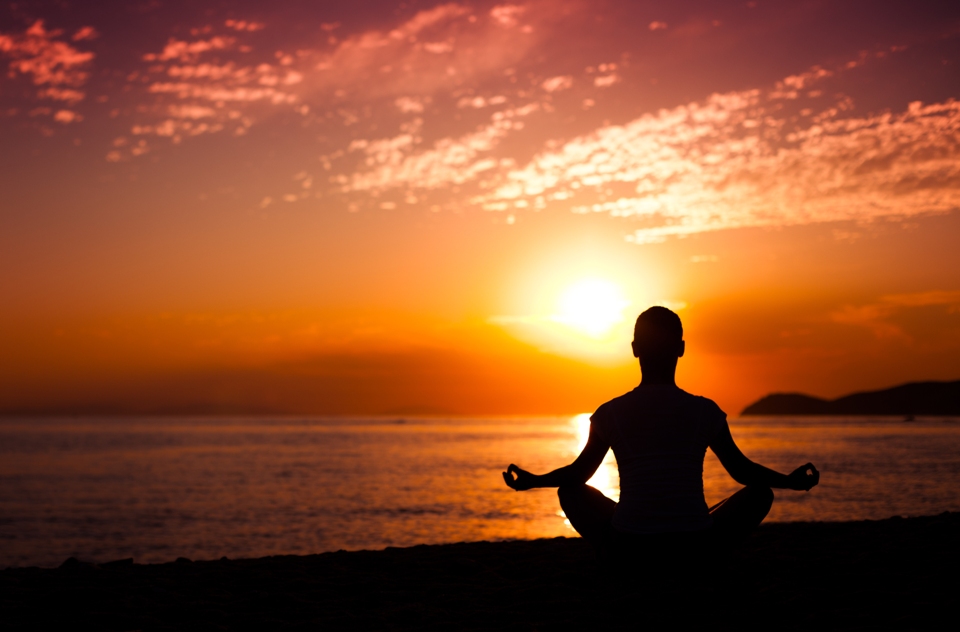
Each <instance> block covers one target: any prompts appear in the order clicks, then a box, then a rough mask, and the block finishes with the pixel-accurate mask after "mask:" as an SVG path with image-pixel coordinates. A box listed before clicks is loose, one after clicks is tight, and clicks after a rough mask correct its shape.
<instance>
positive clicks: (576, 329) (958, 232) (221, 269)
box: [0, 2, 960, 414]
mask: <svg viewBox="0 0 960 632" xmlns="http://www.w3.org/2000/svg"><path fill="white" fill-rule="evenodd" d="M841 4H842V6H838V3H828V2H811V3H802V4H799V3H798V4H791V5H788V6H785V5H784V4H782V3H772V2H755V3H716V2H678V3H673V4H671V5H670V6H669V7H664V6H661V5H662V3H643V2H637V3H617V2H610V3H604V2H599V3H597V2H591V3H587V2H566V3H562V2H527V3H516V4H497V3H489V2H476V3H452V2H451V3H429V2H420V3H401V4H396V3H387V2H368V3H359V4H351V5H349V6H348V5H342V6H341V5H337V4H323V5H322V6H317V3H311V2H290V3H283V6H282V7H264V6H261V4H260V3H254V2H238V3H234V4H232V5H231V6H232V7H233V8H230V9H225V8H223V7H222V6H221V5H220V4H218V3H209V6H207V5H204V3H197V2H194V3H183V2H154V3H142V4H141V5H134V4H130V3H119V2H117V3H110V2H105V3H98V4H97V7H96V8H91V7H90V6H88V5H87V4H86V3H68V4H66V5H64V4H63V3H54V2H49V3H45V2H34V3H30V5H29V7H24V6H21V5H16V6H12V5H11V6H8V7H6V8H4V9H0V65H2V66H3V67H4V68H5V70H6V73H5V74H4V75H3V76H0V142H2V143H3V147H4V152H2V155H0V161H2V169H0V191H2V192H3V195H2V201H0V205H2V206H0V269H2V270H3V274H2V275H0V294H2V296H3V297H4V298H3V308H2V311H0V354H2V356H0V360H2V362H0V411H7V412H103V411H111V412H181V411H182V412H188V411H189V412H196V411H209V412H294V413H397V414H407V413H416V412H438V413H441V412H442V413H465V414H474V413H476V414H485V413H498V414H514V413H568V412H582V411H589V410H592V409H594V408H596V406H598V405H599V404H600V403H602V402H603V401H605V400H606V399H609V398H610V397H613V396H615V395H617V394H620V393H622V392H623V391H625V390H627V389H629V388H631V387H632V386H633V385H634V384H635V383H636V381H637V380H638V377H639V373H638V370H637V368H636V367H635V364H634V362H633V360H632V358H631V357H630V353H629V347H628V343H629V336H630V330H631V321H632V319H633V318H634V317H635V315H636V314H637V313H638V312H639V311H642V310H643V309H645V308H646V307H647V306H649V305H651V304H663V305H667V306H670V307H672V308H675V309H677V311H678V313H679V314H680V315H681V317H682V318H683V320H684V323H685V326H686V332H687V335H686V338H687V344H688V347H687V348H688V356H687V357H685V358H684V359H683V360H682V361H681V368H680V376H679V379H680V383H681V386H683V387H685V388H686V389H687V390H690V391H691V392H695V393H698V394H703V395H707V396H709V397H711V398H713V399H715V400H716V401H717V402H718V403H719V404H720V405H721V406H722V407H723V408H724V409H725V410H727V411H728V413H730V414H736V413H738V412H739V410H741V409H742V408H743V407H744V406H745V405H746V404H748V403H750V402H751V401H753V400H755V399H757V398H759V397H760V396H762V395H764V394H766V393H768V392H770V391H804V392H808V393H811V394H815V395H820V396H838V395H842V394H844V393H847V392H850V391H853V390H861V389H871V388H881V387H885V386H889V385H892V384H895V383H899V382H903V381H909V380H922V379H957V378H958V377H960V273H958V271H960V254H958V248H957V247H956V244H957V243H960V239H958V238H960V210H958V208H960V101H958V100H957V99H958V98H960V74H958V70H957V64H958V62H960V10H958V9H956V8H955V7H953V6H952V5H951V4H948V3H934V2H930V3H919V4H917V3H906V2H903V3H896V2H894V3H890V4H889V6H888V7H887V8H886V10H885V11H884V12H883V13H882V14H878V13H877V12H875V11H874V10H873V5H872V4H871V3H869V2H849V3H841Z"/></svg>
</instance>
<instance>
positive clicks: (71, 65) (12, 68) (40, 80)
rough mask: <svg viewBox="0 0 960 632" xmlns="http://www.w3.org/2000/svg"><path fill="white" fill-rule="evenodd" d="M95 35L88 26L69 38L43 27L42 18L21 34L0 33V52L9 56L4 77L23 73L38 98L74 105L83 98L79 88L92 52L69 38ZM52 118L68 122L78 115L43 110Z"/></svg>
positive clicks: (85, 37) (58, 31) (82, 82)
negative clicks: (34, 88) (35, 88)
mask: <svg viewBox="0 0 960 632" xmlns="http://www.w3.org/2000/svg"><path fill="white" fill-rule="evenodd" d="M96 37H97V31H96V30H95V29H94V28H93V27H90V26H84V27H82V28H80V29H79V30H77V31H76V32H75V33H74V34H73V36H72V37H69V36H67V35H66V34H65V33H64V31H63V30H59V29H54V30H47V28H46V27H45V26H44V22H43V20H37V21H36V22H34V23H33V25H31V26H30V27H29V28H28V29H26V30H25V31H24V32H23V33H18V34H2V33H0V55H2V56H3V57H7V58H9V59H10V61H9V64H8V69H9V72H8V73H7V76H8V77H10V78H13V79H15V78H17V77H18V76H24V77H27V78H29V79H30V81H31V82H32V83H33V84H34V85H35V86H37V91H36V96H37V97H38V98H39V99H44V100H48V99H49V100H53V101H60V102H62V103H65V104H67V105H70V106H72V105H75V104H76V103H79V102H80V101H83V99H84V98H85V97H86V93H85V92H84V91H83V90H82V89H81V88H82V87H83V86H84V84H86V82H87V79H88V78H89V75H90V72H89V71H90V65H91V62H92V61H93V58H94V54H93V53H92V52H89V51H81V50H79V49H77V48H76V47H74V46H73V45H72V44H71V43H70V42H69V41H67V40H68V39H69V40H72V41H74V42H79V41H83V40H90V39H94V38H96ZM45 111H48V112H49V113H50V114H51V115H52V116H53V119H54V120H55V121H58V122H60V123H71V122H74V121H78V120H80V119H81V118H82V116H81V115H80V114H78V113H77V112H74V111H72V110H68V109H56V110H54V109H49V108H47V109H45Z"/></svg>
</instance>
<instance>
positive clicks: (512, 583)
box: [0, 513, 960, 630]
mask: <svg viewBox="0 0 960 632" xmlns="http://www.w3.org/2000/svg"><path fill="white" fill-rule="evenodd" d="M958 536H960V513H943V514H941V515H938V516H928V517H916V518H891V519H888V520H880V521H861V522H839V523H781V524H769V525H764V526H762V527H761V528H760V529H759V530H758V531H757V532H756V533H755V534H753V535H752V536H751V538H750V539H749V541H748V542H747V543H746V544H745V545H744V546H743V547H742V548H741V549H740V550H739V551H737V552H736V553H735V554H734V556H733V558H732V559H731V560H730V562H729V564H728V566H727V567H726V571H725V572H726V575H722V574H721V569H710V570H708V571H707V572H709V573H713V572H716V573H717V576H716V578H715V581H714V582H713V587H712V588H711V589H710V590H709V591H708V593H707V594H698V595H697V596H696V601H695V602H693V603H691V602H690V601H689V600H690V597H689V594H688V596H687V597H686V599H687V603H688V604H689V605H687V606H685V608H684V609H682V610H681V612H682V613H683V614H685V615H690V614H696V615H700V616H704V617H706V618H707V619H708V620H709V621H710V622H711V623H712V624H713V625H719V627H722V628H729V629H733V628H743V627H750V628H752V627H759V626H761V625H762V626H764V627H772V628H776V629H846V630H855V629H867V628H870V629H874V628H879V627H884V628H897V629H924V628H929V627H932V626H933V625H934V624H935V622H937V621H938V620H944V618H949V616H950V615H951V614H952V613H953V611H954V610H955V607H956V603H957V588H958V587H960V581H958V579H957V575H956V569H957V567H958V563H960V538H958ZM660 584H661V583H660V582H658V581H656V578H651V579H650V580H647V579H641V580H640V581H639V582H638V583H637V584H636V585H635V586H633V587H631V588H630V589H629V590H626V591H620V592H617V591H612V590H611V588H610V584H609V582H608V581H607V580H605V579H604V577H603V576H602V574H601V572H600V570H599V568H598V564H597V563H596V561H595V560H594V558H593V555H592V552H591V550H590V549H589V547H588V546H587V545H586V543H585V542H584V541H582V540H580V539H577V538H556V539H551V540H533V541H512V542H475V543H461V544H451V545H438V546H415V547H411V548H403V549H398V548H388V549H386V550H383V551H357V552H343V551H340V552H336V553H323V554H320V555H308V556H278V557H267V558H260V559H237V560H228V559H221V560H217V561H189V560H186V559H180V560H177V561H176V562H171V563H168V564H150V565H141V564H134V563H132V561H129V560H126V561H115V562H108V563H100V564H94V563H86V562H78V561H76V560H73V559H71V560H68V561H67V562H65V563H64V564H63V565H62V566H61V567H60V568H56V569H43V568H9V569H6V570H4V571H0V595H2V596H0V607H2V611H3V617H2V618H3V627H4V628H5V629H50V628H54V627H67V626H69V627H84V628H87V629H104V630H136V629H143V630H162V629H184V628H198V629H199V628H202V629H241V628H245V629H278V628H310V629H316V628H319V629H383V630H424V629H428V630H429V629H438V630H439V629H458V630H463V629H475V630H485V629H510V630H550V629H588V628H591V627H595V626H596V625H597V624H598V623H603V624H618V623H620V624H623V623H628V624H629V627H633V628H640V627H649V625H650V624H651V623H655V621H651V616H652V615H651V613H654V612H659V615H660V616H662V615H664V614H665V616H668V617H669V616H673V614H675V613H674V611H673V610H671V609H670V608H669V606H668V607H667V608H664V607H663V606H664V604H670V603H673V602H675V600H676V599H677V596H676V594H672V595H671V594H668V593H669V592H670V591H669V589H664V587H663V586H662V585H660ZM694 604H699V605H694ZM625 607H626V608H627V609H630V610H631V611H632V612H636V613H640V616H639V617H637V618H633V619H629V620H625V619H622V617H623V616H624V615H623V613H624V609H625ZM697 610H699V612H696V611H697ZM664 623H666V622H664Z"/></svg>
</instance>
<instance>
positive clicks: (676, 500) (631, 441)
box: [591, 384, 726, 533]
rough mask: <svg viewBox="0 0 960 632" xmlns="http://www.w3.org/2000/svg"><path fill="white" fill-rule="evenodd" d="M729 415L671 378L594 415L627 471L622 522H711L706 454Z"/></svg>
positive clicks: (663, 525)
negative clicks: (672, 382) (706, 496)
mask: <svg viewBox="0 0 960 632" xmlns="http://www.w3.org/2000/svg"><path fill="white" fill-rule="evenodd" d="M725 419H726V416H725V415H724V414H723V411H721V410H720V408H719V407H717V405H716V404H714V403H713V402H712V401H711V400H709V399H706V398H704V397H697V396H695V395H691V394H689V393H687V392H686V391H683V390H681V389H680V388H678V387H676V386H674V385H669V384H650V385H640V386H638V387H637V388H635V389H634V390H632V391H630V392H629V393H627V394H625V395H622V396H620V397H617V398H616V399H613V400H611V401H609V402H607V403H606V404H604V405H603V406H601V407H600V408H599V409H597V412H596V413H594V414H593V416H592V417H591V421H592V423H593V425H594V426H596V427H597V431H598V432H599V433H600V434H601V435H602V436H603V438H604V439H605V440H606V442H608V443H609V444H610V447H611V448H612V449H613V453H614V456H616V458H617V466H618V468H619V470H620V502H619V503H618V504H617V508H616V511H615V512H614V514H613V523H612V524H613V526H614V528H616V529H618V530H620V531H624V532H628V533H668V532H681V531H699V530H701V529H706V528H707V527H709V526H710V524H711V520H710V514H709V511H708V510H707V504H706V502H705V500H704V497H703V458H704V455H705V453H706V450H707V447H708V446H709V445H710V443H711V442H712V441H713V439H714V437H716V435H717V433H718V432H719V431H720V430H721V428H722V426H723V422H724V420H725Z"/></svg>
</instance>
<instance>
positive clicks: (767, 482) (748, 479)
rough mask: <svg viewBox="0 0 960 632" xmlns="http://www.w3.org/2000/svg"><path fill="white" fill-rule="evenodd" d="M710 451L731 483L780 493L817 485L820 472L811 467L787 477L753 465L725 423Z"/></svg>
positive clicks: (807, 489)
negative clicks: (725, 471)
mask: <svg viewBox="0 0 960 632" xmlns="http://www.w3.org/2000/svg"><path fill="white" fill-rule="evenodd" d="M710 449H711V450H713V453H714V454H716V455H717V458H718V459H720V463H721V464H722V465H723V467H724V468H725V469H726V470H727V472H728V473H729V474H730V476H732V477H733V480H735V481H737V482H738V483H740V484H741V485H757V486H762V487H776V488H779V489H796V490H803V491H810V489H811V488H812V487H813V486H815V485H816V484H817V483H819V482H820V472H818V471H817V468H815V467H814V466H813V463H807V464H806V465H801V466H800V467H798V468H797V469H795V470H794V471H793V472H791V473H790V474H781V473H780V472H775V471H774V470H771V469H770V468H767V467H764V466H762V465H760V464H759V463H754V462H753V461H751V460H750V459H748V458H747V457H746V456H744V454H743V452H741V451H740V448H738V447H737V444H736V443H734V441H733V436H731V434H730V426H729V425H728V424H727V422H726V421H724V422H723V427H722V428H720V430H719V431H718V432H717V436H716V437H715V438H714V440H713V442H712V443H711V444H710Z"/></svg>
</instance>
